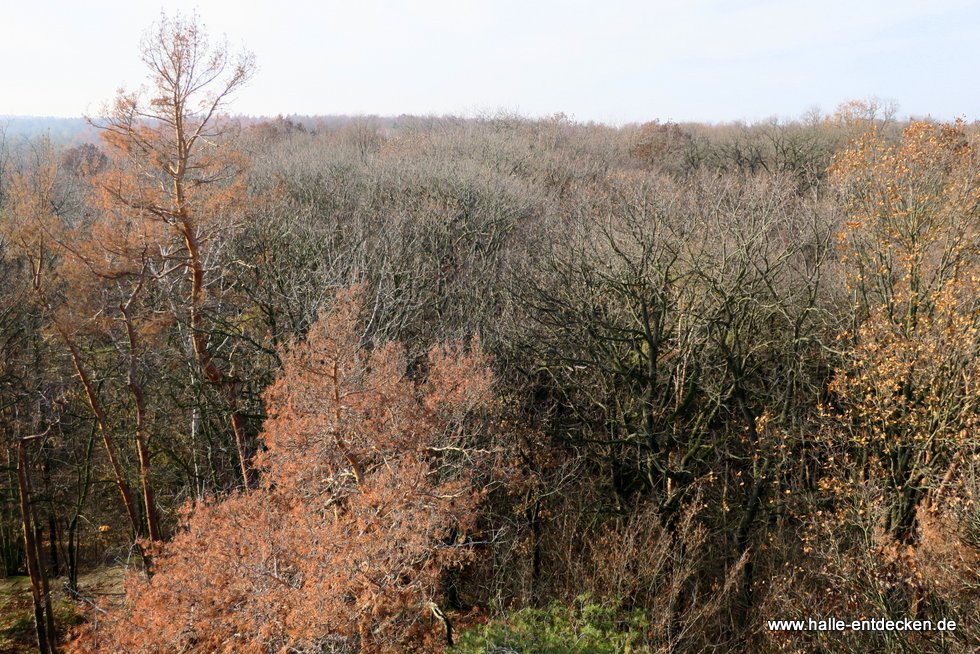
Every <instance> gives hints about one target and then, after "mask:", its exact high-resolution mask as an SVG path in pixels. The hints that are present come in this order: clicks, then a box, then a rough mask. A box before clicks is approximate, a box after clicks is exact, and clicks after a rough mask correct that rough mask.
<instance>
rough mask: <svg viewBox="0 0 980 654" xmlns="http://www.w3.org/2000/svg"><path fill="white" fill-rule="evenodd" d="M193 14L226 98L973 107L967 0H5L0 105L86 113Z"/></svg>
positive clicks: (139, 74) (611, 113)
mask: <svg viewBox="0 0 980 654" xmlns="http://www.w3.org/2000/svg"><path fill="white" fill-rule="evenodd" d="M161 8H163V9H165V10H167V11H168V12H173V11H175V10H180V11H182V12H184V13H187V12H189V11H192V10H193V9H195V8H196V9H197V11H198V13H199V15H200V17H201V19H202V20H203V22H204V23H205V24H206V25H207V26H208V29H209V31H210V32H211V33H212V34H218V35H220V34H227V36H228V38H229V40H230V41H231V42H232V44H236V45H244V46H246V47H248V48H249V49H251V50H252V51H253V52H254V53H255V55H256V58H257V62H258V65H259V70H258V73H257V74H256V76H255V78H254V79H253V80H252V82H251V83H250V85H249V86H248V87H247V88H246V89H245V90H243V91H242V92H241V93H240V94H239V95H238V98H237V99H236V101H235V104H234V105H233V109H234V110H235V111H236V112H239V113H246V114H252V115H276V114H280V113H282V114H290V113H299V114H356V113H370V114H381V115H397V114H401V113H411V114H429V113H436V114H444V113H455V114H474V113H479V112H487V111H489V112H494V111H498V110H505V111H516V112H519V113H522V114H527V115H532V116H540V115H547V114H552V113H555V112H559V111H561V112H565V113H566V114H568V115H569V116H572V117H573V118H575V119H577V120H582V121H585V120H598V121H604V122H613V123H622V122H629V121H642V120H650V119H654V118H659V119H661V120H670V119H672V120H678V121H683V120H705V121H726V120H735V119H745V120H756V119H763V118H767V117H769V116H779V117H795V116H799V115H800V114H802V113H803V112H804V111H806V110H807V109H809V108H811V107H814V106H816V107H819V108H820V109H822V110H823V111H825V112H829V111H833V109H834V108H835V107H836V106H837V105H838V104H839V103H840V102H842V101H844V100H847V99H854V98H868V97H870V96H877V97H880V98H883V99H888V100H894V101H895V102H897V103H898V104H899V106H900V110H901V113H902V114H913V115H925V114H931V115H932V116H934V117H937V118H953V117H956V116H964V117H966V118H968V119H971V120H972V119H976V118H980V1H978V0H914V1H912V0H887V1H881V0H820V1H810V0H687V1H677V2H660V1H647V2H637V1H621V2H616V1H615V0H606V1H605V2H600V1H588V2H584V1H583V2H577V1H575V0H564V1H550V0H549V1H542V2H537V1H534V0H523V1H515V0H416V1H414V2H409V1H395V0H388V1H381V0H374V1H372V0H342V1H338V0H326V1H322V2H305V1H304V2H293V1H290V0H279V1H278V2H266V1H261V2H254V1H253V2H247V1H243V2H230V1H227V0H198V1H196V2H190V1H188V2H184V1H168V2H165V3H162V4H161V3H160V2H159V1H158V2H140V1H134V0H129V1H122V0H87V1H85V2H79V1H78V0H73V1H70V0H65V1H55V0H33V1H30V0H4V2H3V8H2V11H0V114H8V115H9V114H33V115H56V116H77V115H81V114H83V113H88V114H94V113H97V112H98V110H99V108H100V106H101V105H102V103H103V102H105V101H106V100H108V99H110V98H111V97H112V96H113V94H114V92H115V90H116V89H117V88H118V87H119V86H121V85H123V84H125V85H126V86H130V87H132V86H137V85H139V84H140V83H141V82H142V80H143V79H144V74H143V71H142V69H141V67H140V64H139V60H138V57H137V47H138V43H139V39H140V35H141V34H142V32H143V31H144V30H145V29H146V27H147V26H148V25H149V24H150V23H151V22H152V21H153V20H154V18H155V17H156V16H158V15H159V13H160V10H161Z"/></svg>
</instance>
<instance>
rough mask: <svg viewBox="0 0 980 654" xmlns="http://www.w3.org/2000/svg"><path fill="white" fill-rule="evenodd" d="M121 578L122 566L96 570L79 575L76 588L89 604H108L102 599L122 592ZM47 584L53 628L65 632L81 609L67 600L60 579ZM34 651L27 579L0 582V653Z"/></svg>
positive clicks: (124, 574)
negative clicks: (90, 600)
mask: <svg viewBox="0 0 980 654" xmlns="http://www.w3.org/2000/svg"><path fill="white" fill-rule="evenodd" d="M125 576H126V570H125V568H123V567H110V568H100V569H97V570H94V571H92V572H89V573H86V574H82V575H79V578H78V586H79V588H80V589H81V592H82V594H83V595H84V596H86V597H90V598H92V600H93V601H95V602H98V603H99V604H103V603H111V601H108V602H106V601H104V600H111V599H112V598H114V597H117V596H119V595H120V594H121V593H122V592H123V581H124V580H125ZM50 584H51V586H50V587H51V600H52V604H53V608H54V615H55V625H56V626H57V628H58V631H59V632H61V633H66V632H67V631H68V630H69V629H70V628H71V627H73V626H75V625H77V624H78V623H80V622H81V621H82V610H83V607H82V606H81V605H80V604H79V603H76V602H74V601H72V600H71V599H70V598H69V597H68V594H67V593H66V592H65V590H64V578H59V579H52V580H51V582H50ZM36 651H37V639H36V636H35V631H34V609H33V606H32V603H31V582H30V579H28V578H27V577H7V578H6V579H0V654H33V653H34V652H36Z"/></svg>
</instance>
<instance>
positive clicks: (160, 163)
mask: <svg viewBox="0 0 980 654" xmlns="http://www.w3.org/2000/svg"><path fill="white" fill-rule="evenodd" d="M141 55H142V59H143V63H144V64H145V65H146V67H147V69H148V72H149V80H150V87H149V88H148V89H141V90H139V91H136V92H128V93H127V92H120V94H119V95H118V96H117V98H116V99H115V102H114V104H113V105H112V107H111V108H110V110H109V112H108V115H107V117H106V118H105V119H104V120H103V121H99V122H98V123H97V124H98V126H99V127H100V128H102V137H103V141H104V143H105V145H106V149H107V152H108V154H109V156H110V159H111V161H112V162H113V165H111V166H110V167H109V169H108V171H107V172H105V173H104V174H103V175H102V178H101V180H100V187H101V189H102V196H101V203H102V206H103V208H104V209H106V210H113V211H122V210H128V211H130V212H131V213H132V214H133V215H135V216H137V217H139V219H141V220H150V221H157V222H159V223H161V224H163V225H165V226H166V227H167V231H168V233H169V236H170V242H169V243H160V244H159V245H158V247H159V252H160V255H161V256H162V257H163V258H164V259H166V260H167V261H169V262H170V263H171V264H172V265H174V266H175V267H176V268H177V269H178V270H182V271H184V274H185V276H186V281H187V284H188V285H189V289H188V299H187V310H188V313H189V318H190V321H189V332H190V334H189V336H190V345H191V348H192V350H193V353H194V357H195V358H196V360H197V363H198V366H199V368H200V370H201V372H202V374H203V375H204V377H205V378H206V380H207V381H208V382H209V383H211V384H213V385H215V387H217V389H218V390H219V391H220V393H221V395H222V396H223V398H224V401H225V402H226V404H227V405H228V407H229V411H230V415H231V427H232V431H233V433H234V438H235V446H236V448H237V451H238V458H239V464H240V467H241V474H242V478H243V482H244V483H245V485H246V486H248V485H250V484H251V483H252V481H253V475H252V472H251V467H250V461H249V453H248V446H247V440H246V439H247V435H246V425H245V417H244V415H243V413H242V410H241V407H240V404H241V400H240V397H239V384H238V382H237V380H236V379H235V378H234V376H233V375H232V374H230V372H229V369H228V366H227V365H226V363H225V362H223V361H222V360H221V359H220V358H219V357H218V355H217V353H216V351H215V350H216V348H215V346H214V344H212V343H211V342H210V338H209V322H208V310H209V308H210V304H209V286H210V285H212V284H213V279H212V276H213V275H211V274H209V272H210V271H209V268H208V263H207V261H208V244H209V243H210V242H212V241H213V240H214V238H215V237H216V236H217V235H219V234H220V233H221V232H222V231H223V230H227V229H228V228H229V226H230V225H231V224H232V223H233V222H234V220H235V217H236V216H238V215H240V214H241V212H242V211H243V208H244V206H245V204H246V201H247V194H246V192H245V171H246V169H247V165H248V161H247V158H246V157H245V156H244V155H243V154H242V153H241V152H240V151H238V150H237V149H235V147H234V146H233V144H232V143H231V142H230V139H229V138H228V130H227V122H226V121H224V120H223V117H222V115H221V112H222V111H223V109H224V108H225V106H226V105H227V103H228V101H229V100H230V99H231V96H232V95H233V93H234V92H235V91H237V90H238V89H239V88H241V86H242V85H244V84H245V83H246V82H247V81H248V79H249V77H250V76H251V74H252V72H253V71H254V68H255V64H254V59H253V57H252V55H251V54H249V53H242V54H239V55H233V54H231V53H230V52H229V50H228V47H227V44H225V43H212V42H211V40H210V39H209V38H208V35H207V34H206V32H205V31H204V29H203V28H202V27H201V25H199V24H198V22H197V20H196V18H190V19H184V18H181V17H179V16H177V17H174V18H169V17H167V16H165V15H164V16H161V17H160V19H159V21H158V22H157V23H156V24H155V25H154V26H153V27H152V28H151V29H150V30H149V31H148V32H147V34H146V36H145V37H144V40H143V43H142V46H141Z"/></svg>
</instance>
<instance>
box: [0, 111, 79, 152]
mask: <svg viewBox="0 0 980 654" xmlns="http://www.w3.org/2000/svg"><path fill="white" fill-rule="evenodd" d="M0 132H2V133H3V134H4V136H5V137H6V139H8V140H19V139H32V138H35V137H38V136H45V135H47V136H48V137H49V138H50V139H51V140H52V141H53V142H54V143H57V144H62V145H63V144H72V143H89V142H95V141H96V140H97V139H98V136H97V132H96V130H95V129H93V128H92V126H91V125H89V124H88V123H87V122H86V121H85V119H84V118H53V117H50V116H0Z"/></svg>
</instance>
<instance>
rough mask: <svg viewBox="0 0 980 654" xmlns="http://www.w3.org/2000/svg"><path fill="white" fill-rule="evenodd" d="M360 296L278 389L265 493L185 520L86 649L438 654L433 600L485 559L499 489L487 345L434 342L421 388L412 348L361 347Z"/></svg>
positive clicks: (327, 322) (318, 336) (300, 350)
mask: <svg viewBox="0 0 980 654" xmlns="http://www.w3.org/2000/svg"><path fill="white" fill-rule="evenodd" d="M360 310H361V303H360V299H359V295H358V292H357V291H354V292H347V293H343V294H341V295H340V296H339V297H338V299H337V300H336V303H335V306H334V309H333V310H332V311H331V312H330V313H328V314H325V315H323V316H322V317H321V319H320V320H319V321H318V322H317V323H316V324H315V325H314V326H313V328H312V330H311V331H310V333H309V335H308V337H307V339H306V341H305V342H302V343H297V344H295V345H294V346H293V347H292V348H291V349H290V351H289V352H288V353H287V354H286V355H285V357H284V366H283V370H282V374H281V375H280V377H279V379H278V381H276V382H275V383H274V384H273V385H272V386H271V387H270V388H269V389H268V391H267V392H266V398H265V399H266V402H267V404H268V408H269V418H268V420H267V422H266V426H265V430H264V432H263V436H264V441H265V444H266V446H267V450H266V451H265V452H264V453H263V454H262V455H261V457H260V458H259V459H258V460H257V465H258V467H259V468H260V469H261V471H262V473H263V476H262V482H261V485H260V487H259V488H258V489H256V490H255V491H253V492H251V493H248V494H236V495H233V496H231V497H229V498H227V499H225V500H223V501H220V502H212V503H205V504H200V505H197V506H195V507H192V508H189V509H188V518H187V521H186V525H185V529H184V530H182V531H181V533H179V534H178V535H177V536H176V537H175V538H174V539H173V540H172V541H171V542H170V543H168V544H166V545H165V546H163V547H162V548H161V550H160V551H159V553H158V554H157V556H156V564H157V573H156V574H155V575H154V577H153V578H152V580H150V581H146V580H141V579H135V578H134V579H133V580H131V582H130V587H129V591H128V596H127V602H126V606H125V608H124V609H122V610H120V611H118V612H116V613H113V614H112V615H111V616H110V617H109V618H107V619H104V620H101V621H98V622H96V623H93V624H92V625H91V626H90V627H89V628H87V630H86V631H85V633H84V634H83V635H82V637H81V638H79V639H78V640H76V641H75V643H74V644H73V646H72V650H71V651H74V652H109V651H112V652H117V651H126V652H134V653H136V652H147V653H149V652H161V653H162V652H168V653H169V652H177V651H180V652H229V653H230V652H236V653H239V654H240V653H246V652H304V651H320V650H319V649H317V648H319V647H324V646H326V643H328V642H332V643H334V645H336V646H340V645H341V644H343V645H344V646H345V647H349V648H352V649H356V650H357V651H364V652H395V651H405V650H404V647H405V646H406V643H415V644H416V645H417V646H418V647H421V648H422V649H424V651H435V650H437V649H438V648H439V646H440V645H439V644H440V643H441V642H442V641H444V639H445V636H444V634H443V633H441V632H440V629H441V626H440V625H439V624H438V623H434V622H433V619H432V618H431V616H430V614H429V610H428V608H427V603H428V602H430V601H435V602H436V603H440V600H441V592H442V584H443V579H444V575H445V574H446V573H447V572H448V571H451V570H453V569H458V568H460V567H461V566H463V565H464V564H466V563H467V562H468V561H469V560H471V558H472V557H473V556H474V553H475V551H476V550H475V548H476V545H475V543H474V540H475V539H476V537H477V530H478V528H479V524H478V517H479V508H480V503H481V497H482V492H483V489H484V487H485V486H484V484H483V483H481V482H482V481H483V480H485V479H486V478H487V477H493V476H495V474H496V473H492V472H491V473H488V472H487V471H488V470H494V469H495V468H499V466H498V465H497V464H498V463H499V460H498V459H497V457H496V453H495V450H496V447H495V445H494V443H493V442H492V439H490V438H489V437H488V436H487V435H486V429H476V428H477V427H479V426H480V425H486V424H487V423H485V422H483V421H482V420H481V416H484V417H485V415H486V412H487V411H488V410H489V409H490V407H491V393H490V390H491V375H490V372H489V369H488V368H487V363H486V360H485V359H484V357H483V355H482V354H481V353H480V349H479V345H478V343H474V344H473V346H472V347H471V348H470V350H469V351H468V352H464V351H463V349H462V348H459V347H446V348H437V349H435V350H433V351H432V353H431V354H430V355H429V357H428V361H427V367H428V370H427V371H426V372H425V375H424V379H412V378H410V377H409V376H408V375H407V373H406V370H407V367H408V366H407V361H406V358H405V355H404V351H403V349H402V348H401V347H400V346H398V345H395V344H393V343H386V344H380V345H378V346H376V347H373V348H370V347H366V346H365V345H364V344H363V342H362V334H361V332H360V331H359V325H360V321H359V320H358V319H357V317H358V313H359V312H360Z"/></svg>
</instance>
